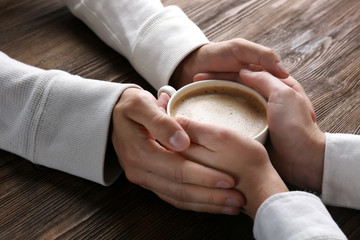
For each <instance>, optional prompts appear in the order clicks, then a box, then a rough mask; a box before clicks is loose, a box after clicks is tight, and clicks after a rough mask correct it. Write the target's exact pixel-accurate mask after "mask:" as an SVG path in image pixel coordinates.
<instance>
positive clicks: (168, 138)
mask: <svg viewBox="0 0 360 240" xmlns="http://www.w3.org/2000/svg"><path fill="white" fill-rule="evenodd" d="M165 95H166V94H165ZM137 96H138V97H139V98H138V101H137V102H136V104H134V105H133V106H132V110H131V111H130V112H129V113H128V114H129V117H130V118H131V119H132V120H133V121H135V122H137V123H139V124H140V125H142V126H144V127H145V128H146V129H147V131H148V132H149V133H150V135H151V136H152V137H153V138H155V139H157V140H158V141H159V142H160V143H161V144H162V145H163V146H165V147H166V148H168V149H170V150H173V151H183V150H185V149H186V148H188V147H189V145H190V139H189V137H188V135H187V134H186V133H185V131H184V130H183V128H182V127H181V126H180V124H178V123H177V122H176V120H175V118H172V117H170V116H169V115H167V114H166V112H165V106H166V104H167V101H168V99H167V98H166V96H162V97H161V99H159V100H160V102H158V101H156V99H155V98H154V97H153V96H152V95H151V94H150V93H147V92H144V91H143V92H141V93H140V94H138V95H137Z"/></svg>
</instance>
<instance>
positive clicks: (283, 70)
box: [276, 62, 289, 74]
mask: <svg viewBox="0 0 360 240" xmlns="http://www.w3.org/2000/svg"><path fill="white" fill-rule="evenodd" d="M276 65H277V67H278V68H279V70H280V71H281V72H283V73H285V74H289V72H288V71H287V70H286V69H285V67H284V65H283V64H282V63H281V62H278V63H276Z"/></svg>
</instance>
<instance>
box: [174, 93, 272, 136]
mask: <svg viewBox="0 0 360 240" xmlns="http://www.w3.org/2000/svg"><path fill="white" fill-rule="evenodd" d="M171 112H172V116H175V117H177V116H185V117H188V118H191V119H194V120H197V121H202V122H207V123H212V124H216V125H219V126H223V127H228V128H229V127H230V128H232V129H234V130H236V131H238V132H239V133H241V134H243V135H246V136H249V137H254V136H256V135H257V134H259V133H260V132H261V131H262V130H263V129H264V128H265V126H266V124H267V122H266V109H265V108H264V106H263V105H262V104H261V103H260V102H259V101H258V100H257V99H256V97H255V96H254V95H251V94H249V93H247V92H245V91H241V90H238V89H233V88H220V87H207V88H202V89H198V90H194V91H192V92H189V93H187V94H185V95H184V96H182V97H180V99H178V100H177V101H176V103H175V104H174V105H173V108H172V110H171Z"/></svg>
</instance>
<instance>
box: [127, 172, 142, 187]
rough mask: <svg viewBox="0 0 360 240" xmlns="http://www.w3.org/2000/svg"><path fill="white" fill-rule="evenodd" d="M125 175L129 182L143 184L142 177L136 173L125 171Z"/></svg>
mask: <svg viewBox="0 0 360 240" xmlns="http://www.w3.org/2000/svg"><path fill="white" fill-rule="evenodd" d="M125 176H126V178H127V180H129V182H131V183H134V184H137V185H142V184H143V181H142V178H141V176H139V175H138V174H135V173H133V172H131V171H125Z"/></svg>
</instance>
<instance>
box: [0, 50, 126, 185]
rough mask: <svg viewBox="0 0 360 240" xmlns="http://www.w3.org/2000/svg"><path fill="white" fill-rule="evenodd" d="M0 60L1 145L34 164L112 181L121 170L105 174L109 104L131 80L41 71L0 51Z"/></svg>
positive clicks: (87, 177) (113, 102) (90, 178)
mask: <svg viewBox="0 0 360 240" xmlns="http://www.w3.org/2000/svg"><path fill="white" fill-rule="evenodd" d="M0 64H1V66H2V67H1V69H0V98H1V99H0V103H1V104H0V148H1V149H4V150H7V151H10V152H12V153H15V154H17V155H19V156H22V157H24V158H26V159H28V160H30V161H32V162H34V163H35V164H40V165H44V166H47V167H50V168H54V169H58V170H61V171H65V172H67V173H70V174H74V175H77V176H80V177H83V178H86V179H89V180H92V181H95V182H98V183H101V184H109V183H111V182H112V181H113V180H114V179H115V178H116V177H117V176H118V174H119V168H117V170H116V171H114V172H112V173H110V174H108V175H107V176H105V175H104V171H105V169H106V168H107V167H108V166H107V165H106V164H105V151H106V144H107V139H108V131H109V125H110V119H111V114H112V108H113V106H114V105H115V103H116V102H117V100H118V98H119V96H120V95H121V93H122V91H123V90H124V89H125V88H127V87H129V86H131V85H121V84H115V83H109V82H103V81H96V80H90V79H83V78H81V77H78V76H74V75H70V74H68V73H66V72H63V71H58V70H50V71H45V70H42V69H39V68H35V67H31V66H28V65H26V64H23V63H20V62H18V61H16V60H14V59H11V58H9V57H8V56H6V55H5V54H3V53H1V52H0ZM109 163H110V164H111V162H109ZM117 166H118V165H116V164H115V165H114V166H112V167H111V169H114V168H116V167H117Z"/></svg>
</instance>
